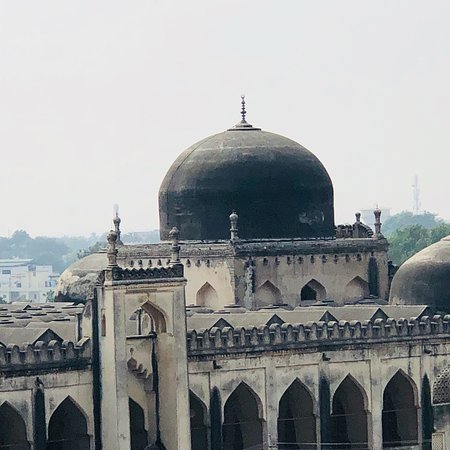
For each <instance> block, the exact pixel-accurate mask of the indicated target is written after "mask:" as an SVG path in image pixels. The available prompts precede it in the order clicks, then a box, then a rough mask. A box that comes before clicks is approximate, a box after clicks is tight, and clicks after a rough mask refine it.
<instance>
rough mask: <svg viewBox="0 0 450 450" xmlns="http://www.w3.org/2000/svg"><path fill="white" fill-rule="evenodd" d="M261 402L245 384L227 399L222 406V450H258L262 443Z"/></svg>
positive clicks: (240, 385) (241, 384)
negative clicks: (253, 448) (251, 449)
mask: <svg viewBox="0 0 450 450" xmlns="http://www.w3.org/2000/svg"><path fill="white" fill-rule="evenodd" d="M260 408H261V400H260V399H259V397H258V396H257V395H256V393H255V392H253V390H252V389H250V387H249V386H248V385H247V384H245V383H243V382H242V383H240V384H239V386H238V387H237V388H236V389H235V390H234V391H233V393H232V394H231V395H230V396H229V397H228V399H227V401H226V402H225V405H224V421H223V431H222V435H223V450H244V449H247V448H252V447H255V448H259V447H258V446H261V445H262V443H263V420H262V419H261V417H260Z"/></svg>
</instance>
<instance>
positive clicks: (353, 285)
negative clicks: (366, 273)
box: [345, 277, 369, 300]
mask: <svg viewBox="0 0 450 450" xmlns="http://www.w3.org/2000/svg"><path fill="white" fill-rule="evenodd" d="M368 295H369V283H368V282H367V281H366V280H363V279H362V278H361V277H355V278H353V279H352V280H351V281H349V282H348V283H347V286H345V297H346V299H348V300H362V299H363V298H365V297H367V296H368Z"/></svg>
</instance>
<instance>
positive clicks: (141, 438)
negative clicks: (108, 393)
mask: <svg viewBox="0 0 450 450" xmlns="http://www.w3.org/2000/svg"><path fill="white" fill-rule="evenodd" d="M128 407H129V410H130V436H131V447H130V449H131V450H143V449H144V448H145V447H146V446H147V444H148V433H147V430H146V428H145V414H144V410H143V409H142V407H141V406H140V405H139V404H138V403H137V402H135V401H134V400H133V399H132V398H128Z"/></svg>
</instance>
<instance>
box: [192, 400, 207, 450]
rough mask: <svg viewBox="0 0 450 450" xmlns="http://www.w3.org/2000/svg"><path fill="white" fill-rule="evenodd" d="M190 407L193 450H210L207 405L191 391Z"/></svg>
mask: <svg viewBox="0 0 450 450" xmlns="http://www.w3.org/2000/svg"><path fill="white" fill-rule="evenodd" d="M189 407H190V416H191V450H205V449H207V448H208V427H207V424H206V417H207V411H206V405H205V404H204V403H203V402H202V401H201V400H200V399H199V398H198V397H197V396H196V395H195V394H194V393H193V392H192V391H189Z"/></svg>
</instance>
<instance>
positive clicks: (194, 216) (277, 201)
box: [159, 111, 335, 240]
mask: <svg viewBox="0 0 450 450" xmlns="http://www.w3.org/2000/svg"><path fill="white" fill-rule="evenodd" d="M244 113H245V111H244ZM233 210H235V211H236V212H237V213H238V215H239V223H238V228H239V237H240V238H245V239H253V238H314V237H328V238H330V237H334V236H335V231H334V209H333V185H332V182H331V179H330V177H329V175H328V173H327V171H326V169H325V167H324V166H323V165H322V163H321V162H320V161H319V160H318V159H317V158H316V157H315V156H314V155H313V154H312V153H311V152H310V151H309V150H307V149H306V148H304V147H303V146H301V145H300V144H298V143H297V142H294V141H292V140H291V139H288V138H286V137H284V136H280V135H278V134H274V133H269V132H266V131H262V130H261V129H259V128H254V127H252V126H251V125H249V124H248V123H247V122H246V121H245V116H244V114H243V119H242V121H241V122H240V123H239V124H238V125H236V126H235V127H234V128H231V129H229V130H227V131H224V132H223V133H219V134H215V135H213V136H210V137H207V138H206V139H203V140H202V141H200V142H198V143H196V144H194V145H192V146H191V147H189V148H188V149H187V150H186V151H185V152H183V153H182V154H181V155H180V156H179V157H178V158H177V159H176V160H175V162H174V163H173V164H172V166H171V168H170V169H169V171H168V172H167V174H166V176H165V178H164V180H163V182H162V184H161V188H160V190H159V217H160V234H161V239H162V240H167V239H168V238H169V232H170V230H171V228H172V227H174V226H176V227H178V229H179V230H180V235H181V237H182V239H186V240H190V239H192V240H218V239H229V238H230V222H229V216H230V213H231V212H232V211H233Z"/></svg>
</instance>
